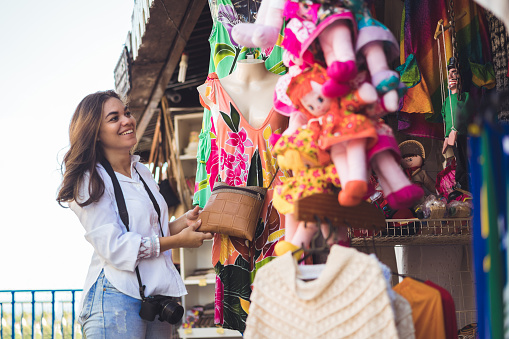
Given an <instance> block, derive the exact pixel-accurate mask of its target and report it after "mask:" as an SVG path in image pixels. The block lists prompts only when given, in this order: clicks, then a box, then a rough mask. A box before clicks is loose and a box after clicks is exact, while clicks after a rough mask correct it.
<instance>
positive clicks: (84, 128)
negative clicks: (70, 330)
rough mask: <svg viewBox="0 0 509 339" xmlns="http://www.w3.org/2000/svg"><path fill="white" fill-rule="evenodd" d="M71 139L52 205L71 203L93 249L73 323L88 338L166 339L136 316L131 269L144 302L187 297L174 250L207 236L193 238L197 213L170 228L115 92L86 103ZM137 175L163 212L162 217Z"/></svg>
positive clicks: (163, 331) (155, 325)
mask: <svg viewBox="0 0 509 339" xmlns="http://www.w3.org/2000/svg"><path fill="white" fill-rule="evenodd" d="M69 137H70V149H69V151H68V152H67V153H66V155H65V157H64V163H63V171H62V172H63V182H62V185H61V187H60V191H59V192H58V197H57V201H58V202H59V203H60V204H62V203H64V202H68V203H69V206H70V207H71V209H72V210H73V211H74V213H76V215H77V216H78V218H79V219H80V222H81V223H82V225H83V227H84V228H85V231H86V233H85V238H86V239H87V241H88V242H90V243H91V244H92V246H93V247H94V254H93V256H92V261H91V264H90V267H89V271H88V275H87V278H86V281H85V286H84V289H83V295H84V298H83V302H82V310H81V313H80V317H79V319H78V321H79V322H80V323H81V324H82V325H83V332H84V334H85V335H86V336H87V338H92V339H93V338H168V337H169V336H170V334H171V325H170V324H169V323H167V322H162V321H152V322H151V321H146V320H143V319H142V318H141V317H140V316H139V314H138V313H139V311H140V307H141V297H140V291H139V284H138V280H137V276H136V273H135V268H136V267H138V268H139V272H140V276H141V280H142V283H143V285H145V286H146V288H145V296H154V295H164V296H172V297H179V296H182V295H184V294H186V293H187V292H186V289H185V286H184V284H183V281H182V279H181V277H180V275H179V273H178V271H177V270H176V269H175V266H174V265H173V262H172V260H171V249H172V248H179V247H199V246H201V245H202V243H203V241H204V240H205V239H212V235H211V234H208V233H201V232H196V228H197V227H199V225H200V223H201V220H198V216H199V210H198V207H196V208H195V209H193V210H191V211H188V212H187V213H186V214H184V215H183V216H182V217H180V218H178V219H176V220H175V221H173V222H171V223H169V222H168V208H167V205H166V203H165V202H164V198H163V197H162V196H161V195H160V194H159V191H158V187H157V185H156V183H155V182H154V180H153V179H152V177H151V173H150V171H149V170H148V169H147V168H146V167H145V166H143V165H142V164H140V163H138V161H139V156H136V155H131V150H132V148H133V147H134V146H135V145H136V121H135V119H134V117H133V116H132V115H131V112H129V109H128V108H127V106H126V105H125V104H124V103H123V102H122V101H121V100H120V98H119V96H118V95H117V94H116V93H115V92H113V91H105V92H97V93H94V94H90V95H88V96H86V97H85V98H84V99H83V100H82V101H81V102H80V103H79V105H78V107H77V108H76V111H75V113H74V115H73V117H72V120H71V124H70V128H69ZM104 160H107V161H108V162H109V163H110V164H111V167H112V168H113V170H114V171H115V175H116V177H117V179H118V181H119V183H120V187H121V189H122V193H123V195H124V199H125V202H126V206H127V212H128V214H129V232H127V230H126V227H125V225H124V224H123V223H122V221H121V219H120V217H119V213H118V207H117V203H116V200H115V193H114V190H113V184H112V180H111V178H110V177H109V176H108V174H107V173H106V170H105V169H104V167H103V166H102V165H101V164H100V163H101V162H102V161H104ZM140 176H141V177H142V178H143V181H145V182H146V183H147V185H148V187H149V189H150V191H151V192H152V194H153V195H154V197H155V200H156V202H157V204H158V205H159V207H160V217H159V216H158V214H157V213H156V210H155V208H154V205H153V203H152V201H151V199H150V198H149V195H148V192H147V191H146V190H145V188H144V185H143V181H141V180H140ZM160 226H162V227H161V228H160ZM160 229H161V230H162V232H163V234H161V231H160Z"/></svg>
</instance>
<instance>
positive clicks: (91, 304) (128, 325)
mask: <svg viewBox="0 0 509 339" xmlns="http://www.w3.org/2000/svg"><path fill="white" fill-rule="evenodd" d="M140 307H141V300H138V299H135V298H132V297H130V296H128V295H125V294H123V293H122V292H120V291H118V290H117V289H116V288H115V287H113V285H112V284H111V283H110V282H109V281H108V279H106V277H105V276H104V273H103V272H101V274H100V275H99V277H98V278H97V281H96V282H95V284H94V285H92V287H91V288H90V291H89V292H88V293H87V296H86V298H85V300H84V302H83V310H82V311H81V314H80V316H79V319H78V321H79V323H80V324H82V326H83V334H84V335H85V337H86V338H87V339H117V338H118V339H125V338H133V339H143V338H146V339H151V338H157V339H158V338H171V335H172V331H173V328H172V325H171V324H169V323H167V322H161V321H159V320H158V319H157V317H156V320H154V321H146V320H143V319H141V317H140V316H139V314H138V313H139V312H140Z"/></svg>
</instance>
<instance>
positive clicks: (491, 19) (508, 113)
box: [486, 11, 509, 120]
mask: <svg viewBox="0 0 509 339" xmlns="http://www.w3.org/2000/svg"><path fill="white" fill-rule="evenodd" d="M486 17H487V19H488V23H489V28H490V43H491V51H492V53H493V68H494V70H495V79H496V89H497V92H503V91H507V90H509V78H508V75H509V73H508V62H509V57H508V56H509V44H507V40H508V39H509V36H508V34H507V30H506V28H505V26H504V24H503V23H502V22H501V21H500V20H499V19H498V18H497V17H496V16H494V15H493V13H491V12H490V11H486ZM501 106H502V107H501V108H500V110H499V115H498V118H499V120H509V99H507V98H506V99H505V100H504V101H503V102H502V105H501Z"/></svg>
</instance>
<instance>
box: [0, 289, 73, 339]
mask: <svg viewBox="0 0 509 339" xmlns="http://www.w3.org/2000/svg"><path fill="white" fill-rule="evenodd" d="M81 293H82V290H4V291H2V290H0V339H4V338H9V337H10V338H12V339H15V338H32V339H35V338H51V339H54V338H62V339H63V338H73V339H74V338H81V337H82V335H81V327H80V326H79V325H78V324H77V322H76V321H77V313H76V312H77V305H76V300H79V298H80V297H81ZM27 319H28V320H27ZM69 323H70V324H69Z"/></svg>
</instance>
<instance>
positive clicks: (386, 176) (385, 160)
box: [371, 151, 424, 209]
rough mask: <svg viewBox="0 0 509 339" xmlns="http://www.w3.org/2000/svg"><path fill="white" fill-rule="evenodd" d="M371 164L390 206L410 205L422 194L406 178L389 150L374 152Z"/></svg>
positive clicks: (395, 207) (401, 206)
mask: <svg viewBox="0 0 509 339" xmlns="http://www.w3.org/2000/svg"><path fill="white" fill-rule="evenodd" d="M371 165H372V167H373V170H374V171H375V173H376V175H377V176H378V179H379V180H380V185H381V186H382V189H383V192H384V195H385V197H386V198H387V202H388V203H389V205H390V206H391V207H392V208H394V209H402V208H408V207H411V206H413V205H414V204H415V202H416V201H418V200H419V199H420V198H422V196H423V195H424V191H423V190H422V188H420V187H419V186H418V185H413V184H412V183H411V182H410V180H408V178H407V176H406V175H405V173H403V171H402V170H401V167H400V165H399V164H398V163H397V162H396V160H395V159H394V156H393V155H392V154H391V153H390V151H384V152H380V153H378V154H376V155H375V156H374V157H373V159H372V161H371Z"/></svg>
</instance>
